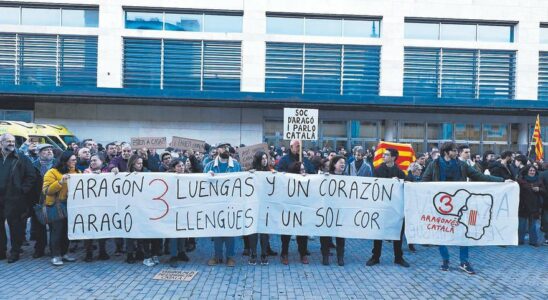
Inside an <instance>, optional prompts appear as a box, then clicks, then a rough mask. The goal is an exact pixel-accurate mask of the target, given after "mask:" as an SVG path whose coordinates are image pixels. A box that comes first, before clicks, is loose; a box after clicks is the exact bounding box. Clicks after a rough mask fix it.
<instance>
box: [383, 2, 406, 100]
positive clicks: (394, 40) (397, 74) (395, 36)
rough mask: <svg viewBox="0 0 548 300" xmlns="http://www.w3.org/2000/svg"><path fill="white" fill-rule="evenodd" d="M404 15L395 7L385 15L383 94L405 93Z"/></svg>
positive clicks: (396, 94)
mask: <svg viewBox="0 0 548 300" xmlns="http://www.w3.org/2000/svg"><path fill="white" fill-rule="evenodd" d="M404 20H405V19H404V15H403V10H398V9H394V10H391V11H390V13H387V14H386V15H385V16H383V19H382V26H381V39H382V47H381V77H380V81H381V82H380V91H379V94H380V95H381V96H402V95H403V65H404V47H403V43H402V41H403V38H404V27H405V22H404Z"/></svg>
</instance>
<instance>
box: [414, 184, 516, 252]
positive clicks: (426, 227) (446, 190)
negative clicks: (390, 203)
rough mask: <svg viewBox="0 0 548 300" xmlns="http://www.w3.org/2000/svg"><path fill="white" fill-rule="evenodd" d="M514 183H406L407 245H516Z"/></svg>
mask: <svg viewBox="0 0 548 300" xmlns="http://www.w3.org/2000/svg"><path fill="white" fill-rule="evenodd" d="M518 206H519V186H518V185H517V184H516V183H491V182H425V183H406V184H405V236H406V237H407V241H408V242H409V243H411V244H433V245H459V246H485V245H517V244H518Z"/></svg>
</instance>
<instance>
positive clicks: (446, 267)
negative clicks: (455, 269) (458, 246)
mask: <svg viewBox="0 0 548 300" xmlns="http://www.w3.org/2000/svg"><path fill="white" fill-rule="evenodd" d="M440 270H442V271H449V261H448V260H443V262H442V263H441V266H440Z"/></svg>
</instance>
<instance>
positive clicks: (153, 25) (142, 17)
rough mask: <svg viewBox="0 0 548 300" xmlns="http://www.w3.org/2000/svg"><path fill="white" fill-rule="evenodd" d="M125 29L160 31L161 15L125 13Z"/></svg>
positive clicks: (153, 13)
mask: <svg viewBox="0 0 548 300" xmlns="http://www.w3.org/2000/svg"><path fill="white" fill-rule="evenodd" d="M126 28H130V29H149V30H162V28H163V13H155V12H126Z"/></svg>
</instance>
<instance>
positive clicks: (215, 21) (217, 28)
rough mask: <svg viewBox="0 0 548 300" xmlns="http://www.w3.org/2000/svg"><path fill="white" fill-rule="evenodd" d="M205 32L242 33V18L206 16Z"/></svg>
mask: <svg viewBox="0 0 548 300" xmlns="http://www.w3.org/2000/svg"><path fill="white" fill-rule="evenodd" d="M204 31H205V32H242V17H241V16H227V15H205V16H204Z"/></svg>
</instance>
